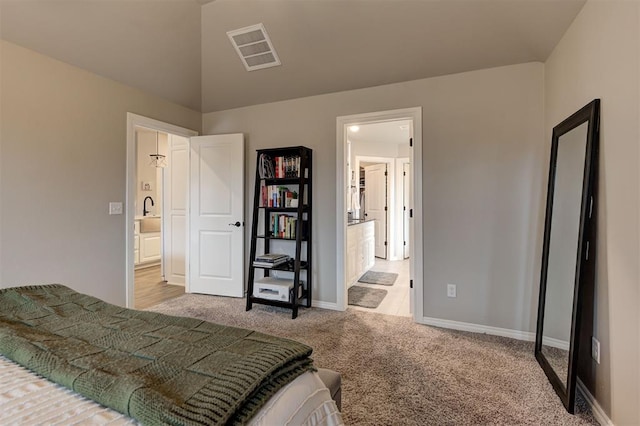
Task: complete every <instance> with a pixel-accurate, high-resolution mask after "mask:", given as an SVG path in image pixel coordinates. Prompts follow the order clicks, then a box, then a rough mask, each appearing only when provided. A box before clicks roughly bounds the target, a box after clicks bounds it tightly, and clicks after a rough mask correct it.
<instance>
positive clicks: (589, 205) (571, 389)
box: [534, 99, 600, 414]
mask: <svg viewBox="0 0 640 426" xmlns="http://www.w3.org/2000/svg"><path fill="white" fill-rule="evenodd" d="M585 122H587V123H589V124H588V128H587V144H586V153H585V167H584V175H583V185H582V201H581V207H580V228H579V231H578V246H577V254H576V274H575V282H574V291H573V309H572V313H571V335H570V342H569V364H568V373H567V382H566V383H567V385H566V386H564V384H563V383H562V380H560V378H559V377H558V375H557V373H556V372H555V370H554V369H553V368H552V367H551V364H550V363H549V361H548V360H547V359H546V357H545V356H544V354H543V353H542V333H543V324H544V308H545V294H546V289H547V268H548V262H549V241H550V237H551V217H552V213H553V193H554V183H555V176H556V166H557V156H558V141H559V139H560V136H562V135H564V134H565V133H567V132H569V131H571V130H572V129H574V128H576V127H578V126H579V125H581V124H583V123H585ZM599 128H600V99H594V100H593V101H591V102H590V103H588V104H587V105H585V106H584V107H582V108H581V109H580V110H579V111H577V112H576V113H575V114H573V115H571V116H570V117H569V118H567V119H566V120H564V121H563V122H562V123H560V124H558V125H557V126H556V127H554V128H553V136H552V145H551V161H550V167H549V181H548V185H547V208H546V214H545V224H544V245H543V249H542V266H541V273H540V296H539V302H538V321H537V329H536V343H535V351H534V352H535V357H536V359H537V360H538V363H539V364H540V366H541V367H542V369H543V370H544V372H545V374H546V375H547V378H548V379H549V381H550V382H551V385H552V386H553V388H554V390H555V391H556V393H557V394H558V396H559V397H560V399H561V400H562V403H563V404H564V406H565V408H566V409H567V411H568V412H569V413H572V414H573V412H574V406H575V395H576V378H577V368H578V354H579V342H580V338H579V335H580V323H581V318H582V308H583V306H582V301H583V295H584V292H585V288H586V287H587V286H593V283H594V280H595V274H594V271H595V268H594V267H593V262H595V252H596V247H595V246H596V244H595V235H596V232H595V226H596V223H595V222H596V221H595V217H596V214H595V210H596V206H597V203H596V199H595V197H596V185H597V180H596V179H597V169H598V141H599ZM589 239H591V240H592V241H591V244H590V241H589Z"/></svg>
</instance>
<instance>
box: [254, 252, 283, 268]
mask: <svg viewBox="0 0 640 426" xmlns="http://www.w3.org/2000/svg"><path fill="white" fill-rule="evenodd" d="M289 259H290V257H289V256H287V255H286V254H280V253H265V254H260V255H257V256H256V258H255V260H254V261H253V266H260V267H263V268H274V267H276V266H280V265H282V264H284V263H287V262H288V261H289Z"/></svg>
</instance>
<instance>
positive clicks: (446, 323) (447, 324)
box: [416, 317, 536, 342]
mask: <svg viewBox="0 0 640 426" xmlns="http://www.w3.org/2000/svg"><path fill="white" fill-rule="evenodd" d="M416 322H418V323H420V324H424V325H432V326H434V327H442V328H449V329H452V330H460V331H470V332H472V333H485V334H490V335H492V336H502V337H510V338H512V339H516V340H526V341H528V342H534V341H535V340H536V334H535V333H531V332H529V331H519V330H511V329H508V328H499V327H490V326H488V325H480V324H473V323H470V322H461V321H451V320H444V319H439V318H429V317H423V318H416Z"/></svg>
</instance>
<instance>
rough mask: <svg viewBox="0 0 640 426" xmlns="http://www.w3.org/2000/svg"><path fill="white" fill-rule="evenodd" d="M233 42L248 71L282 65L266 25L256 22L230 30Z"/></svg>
mask: <svg viewBox="0 0 640 426" xmlns="http://www.w3.org/2000/svg"><path fill="white" fill-rule="evenodd" d="M227 35H228V36H229V40H231V44H233V47H234V48H235V49H236V52H238V55H240V59H242V63H243V64H244V67H245V68H246V69H247V71H254V70H259V69H262V68H270V67H275V66H278V65H280V59H279V58H278V55H277V54H276V50H275V49H274V48H273V45H272V44H271V40H269V36H268V35H267V30H265V29H264V25H262V24H256V25H252V26H250V27H245V28H240V29H239V30H233V31H228V32H227Z"/></svg>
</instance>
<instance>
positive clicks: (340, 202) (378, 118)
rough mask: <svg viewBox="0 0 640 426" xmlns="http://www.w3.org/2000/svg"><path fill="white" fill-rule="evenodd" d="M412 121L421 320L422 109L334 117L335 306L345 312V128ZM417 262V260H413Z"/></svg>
mask: <svg viewBox="0 0 640 426" xmlns="http://www.w3.org/2000/svg"><path fill="white" fill-rule="evenodd" d="M396 120H411V122H412V128H411V132H410V135H411V136H410V137H412V138H413V148H411V157H410V158H411V165H412V167H411V182H412V183H413V187H412V188H411V190H412V193H413V207H412V208H413V218H414V220H412V221H411V222H410V223H411V232H410V234H411V238H410V241H409V247H410V253H411V258H410V265H411V267H410V268H411V272H410V277H411V279H412V280H413V290H414V292H415V297H414V298H413V302H414V306H413V308H414V309H413V315H414V318H415V319H417V318H422V316H423V312H424V300H423V271H422V264H423V262H422V259H423V250H422V246H423V242H422V239H423V238H422V107H414V108H405V109H398V110H391V111H380V112H371V113H366V114H356V115H348V116H342V117H337V118H336V306H337V308H338V309H339V310H342V311H344V310H346V309H347V286H346V283H345V271H346V257H345V254H346V252H347V240H346V235H347V209H346V199H345V191H346V188H347V185H348V183H349V176H347V168H346V167H345V165H346V158H347V127H348V126H351V125H354V124H366V123H379V122H383V121H396ZM416 259H419V260H418V261H416Z"/></svg>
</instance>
